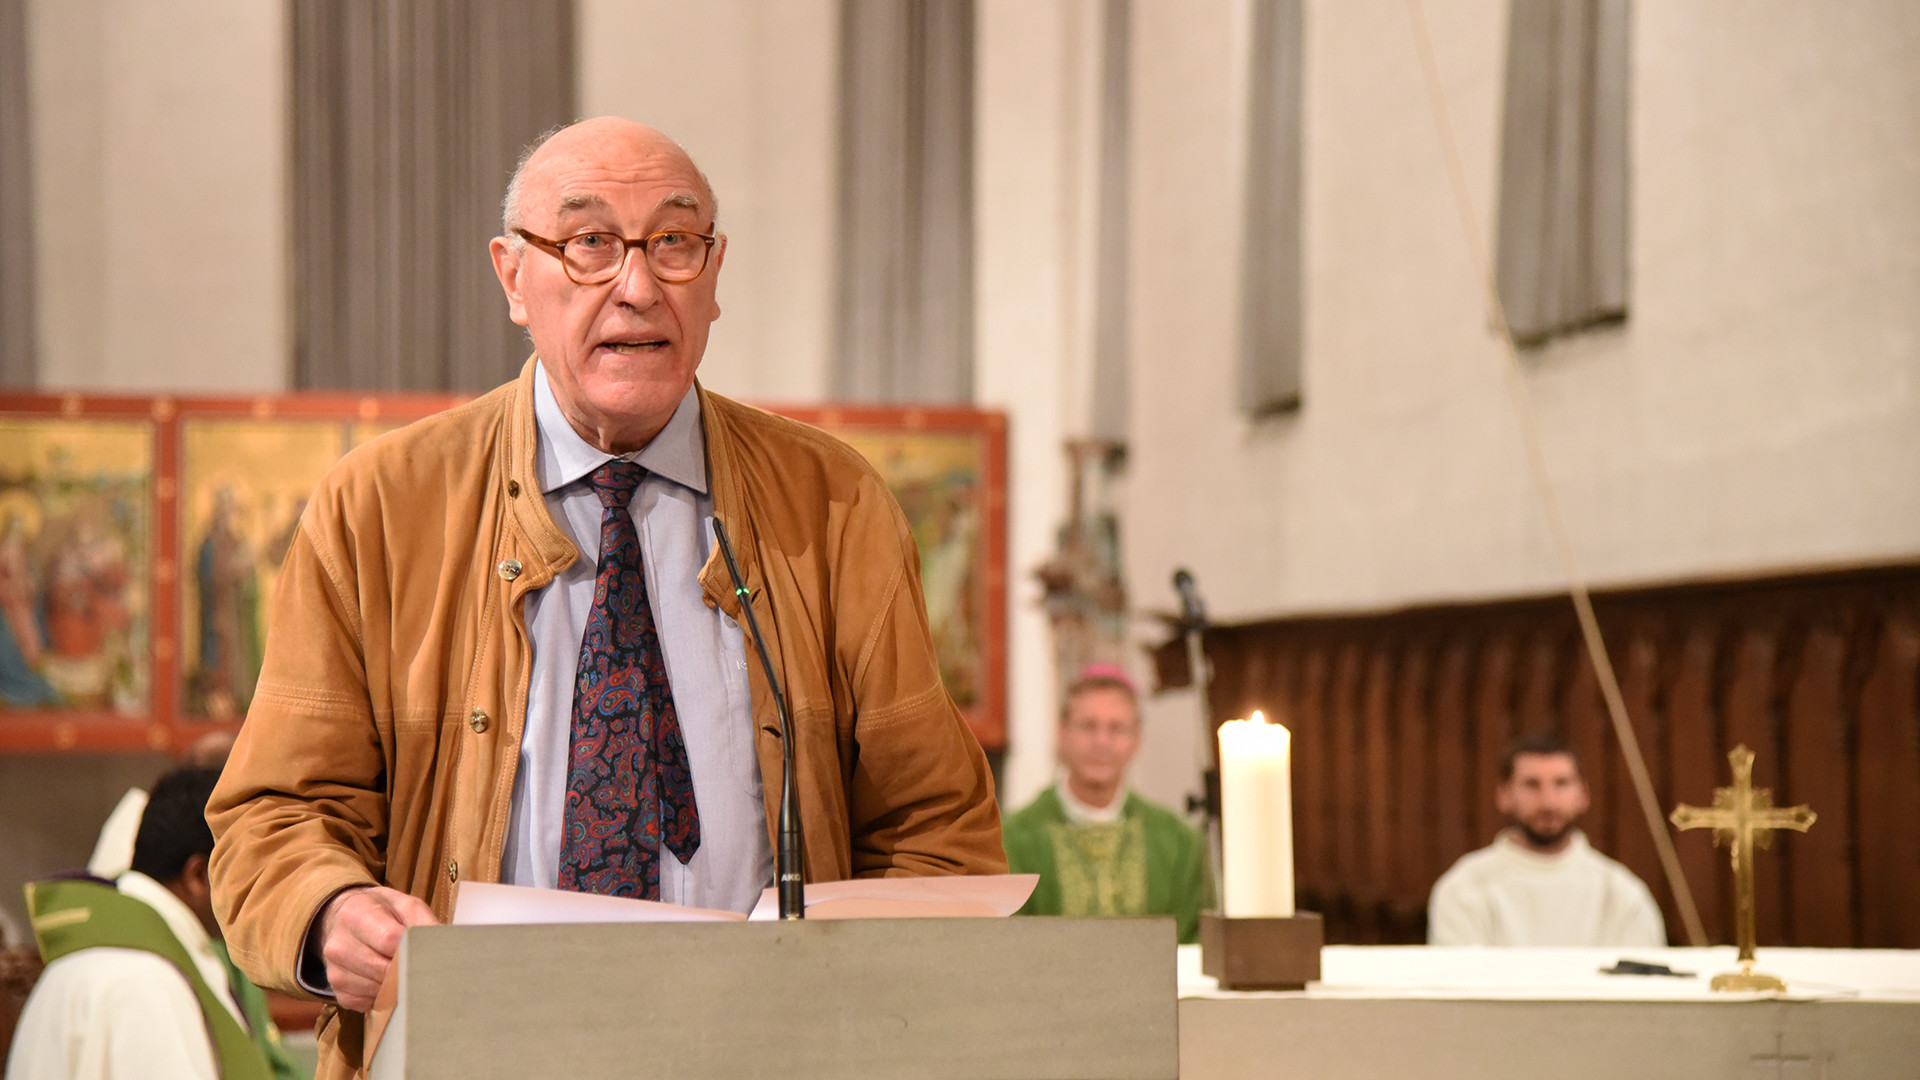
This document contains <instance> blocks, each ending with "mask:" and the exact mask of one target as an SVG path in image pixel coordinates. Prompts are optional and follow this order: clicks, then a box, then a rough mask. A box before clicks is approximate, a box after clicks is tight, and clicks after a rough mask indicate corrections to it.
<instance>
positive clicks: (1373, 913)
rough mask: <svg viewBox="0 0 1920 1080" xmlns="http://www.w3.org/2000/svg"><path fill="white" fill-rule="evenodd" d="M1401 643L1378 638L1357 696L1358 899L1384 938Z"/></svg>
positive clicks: (1392, 847)
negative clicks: (1360, 763) (1362, 815)
mask: <svg viewBox="0 0 1920 1080" xmlns="http://www.w3.org/2000/svg"><path fill="white" fill-rule="evenodd" d="M1399 649H1400V641H1399V640H1398V637H1397V636H1389V637H1387V638H1385V639H1378V640H1376V641H1375V642H1374V643H1373V647H1372V648H1371V650H1370V652H1369V655H1368V656H1367V660H1366V676H1365V680H1364V688H1363V690H1362V695H1361V710H1360V712H1361V731H1360V732H1359V734H1360V736H1361V740H1362V743H1363V746H1364V752H1365V755H1366V756H1365V758H1364V761H1365V768H1364V777H1365V778H1364V781H1363V782H1364V784H1365V790H1366V799H1365V802H1364V805H1365V807H1366V820H1365V823H1364V824H1365V827H1364V829H1363V830H1362V832H1361V839H1362V840H1363V841H1364V844H1363V848H1364V858H1365V863H1364V865H1363V866H1362V867H1361V873H1360V874H1359V888H1358V892H1359V896H1358V898H1357V899H1358V900H1359V902H1360V904H1361V906H1362V908H1363V909H1366V910H1368V911H1369V912H1370V914H1369V915H1368V918H1369V920H1370V921H1372V922H1373V923H1374V925H1375V927H1376V928H1377V929H1376V934H1375V937H1374V940H1376V941H1383V940H1387V939H1388V937H1389V936H1390V935H1389V932H1388V930H1387V924H1389V923H1391V922H1392V914H1391V906H1392V905H1391V903H1390V899H1391V897H1392V892H1393V890H1392V880H1393V861H1394V856H1395V854H1396V853H1397V852H1398V851H1399V850H1400V845H1399V844H1398V843H1396V842H1395V839H1396V838H1395V836H1394V820H1395V815H1394V808H1395V804H1396V802H1397V801H1398V798H1399V794H1398V792H1397V791H1395V785H1394V782H1393V764H1392V759H1391V757H1390V756H1389V755H1390V753H1391V748H1392V745H1393V739H1394V730H1393V722H1394V717H1393V691H1394V687H1393V683H1394V678H1395V675H1396V673H1397V672H1398V670H1399V667H1400V665H1399V662H1398V659H1399V658H1398V656H1397V655H1396V654H1397V653H1398V651H1399Z"/></svg>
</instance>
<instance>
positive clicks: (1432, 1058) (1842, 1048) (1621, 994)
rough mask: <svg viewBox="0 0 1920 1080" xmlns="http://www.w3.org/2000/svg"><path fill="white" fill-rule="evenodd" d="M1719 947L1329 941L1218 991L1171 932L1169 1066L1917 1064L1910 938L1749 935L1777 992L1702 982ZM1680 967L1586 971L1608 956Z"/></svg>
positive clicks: (1276, 1074)
mask: <svg viewBox="0 0 1920 1080" xmlns="http://www.w3.org/2000/svg"><path fill="white" fill-rule="evenodd" d="M1735 955H1736V954H1735V951H1734V950H1733V949H1732V948H1714V949H1493V948H1426V947H1421V946H1329V947H1327V948H1326V949H1325V951H1324V952H1323V953H1322V955H1321V974H1322V980H1321V981H1320V982H1317V983H1314V984H1311V985H1310V986H1308V988H1307V989H1306V990H1304V991H1296V992H1292V993H1237V992H1232V991H1223V990H1221V989H1220V988H1219V986H1218V984H1217V983H1215V981H1214V980H1213V979H1211V978H1209V977H1207V976H1205V975H1203V974H1201V972H1200V950H1199V948H1198V947H1197V946H1183V947H1182V948H1181V949H1180V956H1179V964H1178V972H1179V993H1180V1066H1181V1069H1180V1075H1181V1077H1182V1080H1254V1078H1260V1080H1266V1078H1290V1077H1341V1078H1346V1077H1371V1076H1380V1077H1393V1078H1395V1080H1402V1078H1413V1077H1472V1078H1473V1080H1506V1078H1509V1077H1511V1078H1513V1080H1521V1078H1526V1080H1537V1078H1539V1077H1554V1078H1558V1080H1588V1078H1592V1080H1599V1078H1602V1077H1608V1078H1612V1077H1630V1078H1632V1080H1723V1078H1724V1080H1761V1078H1763V1077H1764V1078H1766V1080H1788V1078H1793V1080H1800V1078H1805V1080H1816V1078H1819V1080H1855V1078H1858V1080H1869V1078H1871V1080H1880V1078H1883V1077H1909V1078H1920V952H1910V951H1899V950H1886V949H1862V950H1845V949H1761V950H1760V954H1759V963H1758V970H1760V971H1764V972H1767V973H1769V974H1773V975H1777V976H1779V977H1781V978H1782V979H1784V980H1786V982H1787V984H1788V992H1787V993H1786V994H1725V993H1714V992H1713V991H1712V990H1711V989H1709V987H1708V983H1709V981H1710V980H1711V979H1712V977H1713V976H1714V975H1716V974H1719V973H1720V972H1723V971H1728V970H1732V969H1733V968H1734V967H1735ZM1621 959H1627V960H1639V961H1644V962H1648V963H1654V964H1665V965H1667V966H1668V967H1670V968H1673V969H1674V970H1676V971H1684V972H1690V973H1691V974H1690V975H1689V976H1687V977H1684V978H1676V977H1672V976H1652V975H1602V974H1600V969H1601V968H1604V967H1611V966H1613V964H1614V962H1615V961H1616V960H1621Z"/></svg>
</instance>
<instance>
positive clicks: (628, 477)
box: [587, 458, 646, 509]
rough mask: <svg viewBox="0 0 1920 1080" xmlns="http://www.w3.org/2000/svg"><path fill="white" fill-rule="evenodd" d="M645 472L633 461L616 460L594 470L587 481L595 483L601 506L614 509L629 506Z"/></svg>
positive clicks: (595, 490) (594, 491)
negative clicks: (628, 503)
mask: <svg viewBox="0 0 1920 1080" xmlns="http://www.w3.org/2000/svg"><path fill="white" fill-rule="evenodd" d="M645 472H646V470H645V469H642V468H641V467H640V466H638V465H635V464H634V463H633V462H631V461H625V460H622V459H620V458H614V459H613V460H612V461H609V462H607V463H606V464H604V465H602V466H600V467H599V468H597V469H595V470H593V475H591V476H589V477H588V478H587V479H588V480H590V481H592V482H593V493H594V494H595V495H598V496H600V505H601V506H605V507H608V508H610V509H612V508H618V507H623V506H625V505H627V500H629V499H631V498H633V489H634V488H637V487H639V486H640V477H641V476H642V475H644V474H645Z"/></svg>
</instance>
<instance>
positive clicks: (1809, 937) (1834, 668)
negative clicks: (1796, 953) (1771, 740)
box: [1762, 617, 1854, 948]
mask: <svg viewBox="0 0 1920 1080" xmlns="http://www.w3.org/2000/svg"><path fill="white" fill-rule="evenodd" d="M1848 621H1850V620H1846V619H1844V617H1842V618H1821V619H1818V620H1816V621H1814V622H1812V623H1811V624H1810V625H1808V627H1807V630H1806V634H1805V636H1804V638H1803V639H1802V641H1801V645H1800V649H1799V663H1798V664H1797V665H1796V670H1795V678H1794V679H1793V682H1792V688H1791V689H1790V690H1789V691H1788V692H1787V695H1786V700H1785V702H1784V706H1785V709H1786V715H1785V717H1784V720H1785V724H1784V725H1783V726H1784V728H1785V732H1784V733H1785V735H1786V744H1787V749H1786V754H1785V756H1783V757H1782V758H1781V769H1780V776H1781V782H1780V783H1779V784H1778V785H1777V786H1775V787H1774V789H1773V794H1774V797H1775V801H1776V805H1782V806H1790V805H1793V804H1796V803H1806V804H1808V805H1809V806H1812V807H1813V809H1814V812H1815V813H1816V814H1819V815H1820V820H1819V821H1817V822H1816V823H1815V824H1814V826H1813V828H1812V830H1811V831H1809V832H1807V833H1806V834H1805V835H1799V834H1795V833H1776V834H1775V837H1776V839H1775V841H1774V848H1775V850H1776V851H1778V852H1779V853H1780V854H1779V858H1780V860H1781V861H1782V862H1783V863H1784V864H1785V869H1786V871H1787V873H1788V875H1789V877H1788V890H1789V898H1788V903H1789V905H1790V906H1789V909H1788V911H1789V921H1788V933H1789V938H1788V944H1791V945H1798V946H1803V947H1829V948H1845V947H1848V946H1851V945H1853V944H1854V937H1853V897H1854V882H1853V873H1852V860H1851V859H1850V858H1849V856H1850V855H1851V853H1852V844H1853V830H1852V828H1851V824H1852V823H1851V821H1850V820H1849V819H1850V818H1851V817H1852V809H1853V793H1852V788H1853V784H1852V781H1851V773H1852V771H1853V770H1852V768H1851V764H1852V761H1851V757H1852V755H1851V743H1852V741H1853V740H1852V733H1851V730H1850V728H1851V724H1850V723H1849V720H1850V717H1848V715H1847V713H1846V710H1845V709H1844V708H1843V699H1844V695H1843V692H1842V684H1843V675H1844V672H1845V669H1846V658H1847V644H1848V640H1849V638H1850V637H1851V636H1852V635H1851V633H1850V631H1851V629H1852V628H1851V627H1850V626H1848V625H1847V622H1848ZM1764 857H1765V856H1762V858H1764Z"/></svg>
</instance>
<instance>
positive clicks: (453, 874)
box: [447, 859, 460, 885]
mask: <svg viewBox="0 0 1920 1080" xmlns="http://www.w3.org/2000/svg"><path fill="white" fill-rule="evenodd" d="M447 880H448V881H451V882H453V883H454V884H456V885H458V884H459V883H460V864H459V863H457V862H454V861H453V860H452V859H448V860H447Z"/></svg>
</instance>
